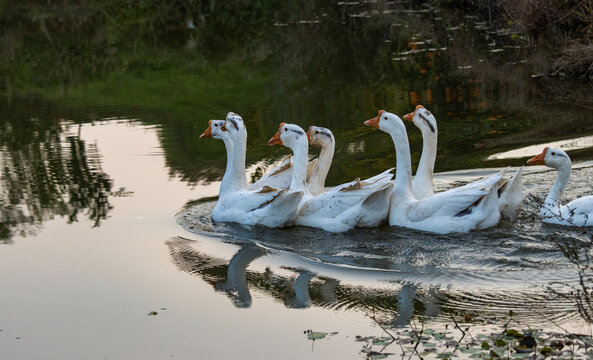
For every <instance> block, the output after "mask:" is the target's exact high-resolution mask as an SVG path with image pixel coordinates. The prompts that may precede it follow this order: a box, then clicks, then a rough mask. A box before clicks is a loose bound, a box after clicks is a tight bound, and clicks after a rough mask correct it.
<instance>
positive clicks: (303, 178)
mask: <svg viewBox="0 0 593 360" xmlns="http://www.w3.org/2000/svg"><path fill="white" fill-rule="evenodd" d="M308 147H309V144H308V143H307V142H304V143H300V144H297V146H295V147H294V148H291V149H292V153H293V156H292V162H293V163H292V181H291V183H290V189H291V190H302V191H306V192H309V191H308V190H307V161H308V159H307V158H308Z"/></svg>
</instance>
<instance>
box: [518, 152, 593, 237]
mask: <svg viewBox="0 0 593 360" xmlns="http://www.w3.org/2000/svg"><path fill="white" fill-rule="evenodd" d="M527 164H530V165H546V166H548V167H551V168H554V169H556V170H558V176H557V177H556V181H555V182H554V185H552V189H551V190H550V193H549V194H548V196H547V197H546V200H545V201H544V204H543V206H542V208H541V209H540V215H541V218H542V221H543V222H545V223H550V224H558V225H568V226H580V227H583V226H593V196H592V195H589V196H584V197H581V198H578V199H575V200H573V201H571V202H569V203H567V204H566V205H562V203H561V201H562V196H563V195H564V192H565V191H566V188H567V187H568V182H569V181H570V173H571V171H572V162H571V160H570V157H569V156H568V154H567V153H566V152H564V151H562V150H557V149H552V148H549V147H546V148H545V149H544V151H543V152H542V153H541V154H539V155H537V156H534V157H532V158H531V159H529V160H528V161H527Z"/></svg>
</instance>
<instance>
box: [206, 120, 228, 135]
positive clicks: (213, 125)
mask: <svg viewBox="0 0 593 360" xmlns="http://www.w3.org/2000/svg"><path fill="white" fill-rule="evenodd" d="M226 137H229V132H228V131H227V129H226V127H225V121H224V120H210V121H208V128H207V129H206V130H204V132H203V133H202V135H200V139H201V138H214V139H219V140H224V139H225V138H226Z"/></svg>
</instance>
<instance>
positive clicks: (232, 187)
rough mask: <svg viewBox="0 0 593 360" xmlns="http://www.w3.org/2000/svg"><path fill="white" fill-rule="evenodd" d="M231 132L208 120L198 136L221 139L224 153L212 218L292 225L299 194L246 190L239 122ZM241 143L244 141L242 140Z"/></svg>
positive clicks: (218, 122)
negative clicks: (206, 125)
mask: <svg viewBox="0 0 593 360" xmlns="http://www.w3.org/2000/svg"><path fill="white" fill-rule="evenodd" d="M235 125H236V126H233V125H231V126H232V130H231V129H229V128H227V127H226V122H225V121H223V120H211V121H210V122H209V124H208V128H207V129H206V131H204V133H203V134H202V135H201V136H200V138H202V137H213V138H215V139H221V140H222V141H223V142H224V144H225V148H226V152H227V166H226V170H225V173H224V176H223V178H222V181H221V183H220V191H219V198H218V201H217V202H216V205H215V207H214V209H213V210H212V219H213V220H214V221H221V222H237V223H241V224H247V225H264V226H268V227H283V226H288V225H292V224H293V223H294V220H295V218H296V212H297V210H298V205H299V203H300V200H301V198H302V197H303V193H302V192H299V191H293V192H290V191H287V190H278V189H275V188H271V187H262V188H261V189H257V190H249V189H248V187H247V176H246V174H245V146H246V136H245V137H244V139H243V137H242V135H238V133H240V132H242V131H245V132H246V130H245V129H244V126H243V128H241V125H243V124H242V123H240V124H239V123H235ZM243 140H245V141H243Z"/></svg>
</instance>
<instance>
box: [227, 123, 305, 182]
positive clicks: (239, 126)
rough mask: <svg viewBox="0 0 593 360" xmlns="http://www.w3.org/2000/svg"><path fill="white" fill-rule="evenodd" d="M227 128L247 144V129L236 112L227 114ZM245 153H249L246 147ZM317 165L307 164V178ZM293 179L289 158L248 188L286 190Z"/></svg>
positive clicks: (290, 159)
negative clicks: (266, 187)
mask: <svg viewBox="0 0 593 360" xmlns="http://www.w3.org/2000/svg"><path fill="white" fill-rule="evenodd" d="M226 126H227V129H228V130H229V131H231V132H233V133H236V136H235V138H240V141H244V142H245V144H247V128H246V127H245V123H244V122H243V118H242V117H241V116H240V115H239V114H236V113H234V112H229V113H227V115H226ZM245 151H247V147H246V145H245ZM316 163H317V159H313V160H311V161H310V162H309V163H308V164H307V177H308V176H309V175H310V174H311V172H312V170H313V167H314V166H315V164H316ZM291 179H292V158H291V157H287V158H286V159H284V160H283V161H282V162H281V163H280V164H279V165H278V166H276V167H275V168H274V169H272V170H270V171H268V172H267V173H266V174H264V175H263V176H262V177H261V178H259V180H257V181H256V182H254V183H253V184H251V185H248V188H249V190H256V189H260V188H262V187H264V186H270V187H273V188H275V189H286V188H288V187H289V186H290V180H291ZM245 183H246V184H247V176H245Z"/></svg>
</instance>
